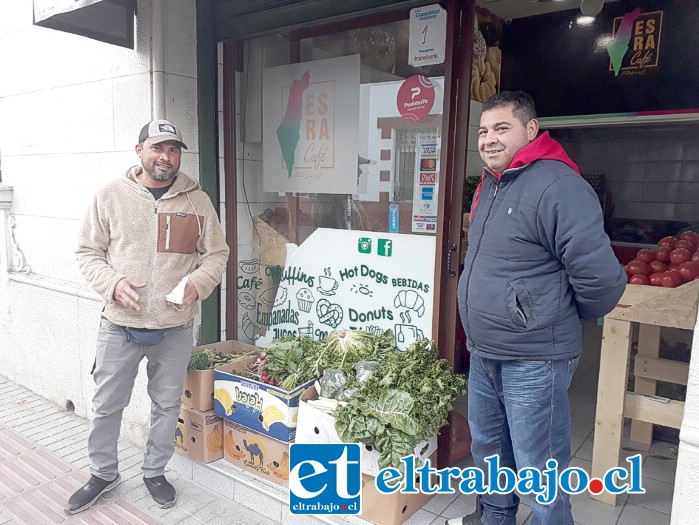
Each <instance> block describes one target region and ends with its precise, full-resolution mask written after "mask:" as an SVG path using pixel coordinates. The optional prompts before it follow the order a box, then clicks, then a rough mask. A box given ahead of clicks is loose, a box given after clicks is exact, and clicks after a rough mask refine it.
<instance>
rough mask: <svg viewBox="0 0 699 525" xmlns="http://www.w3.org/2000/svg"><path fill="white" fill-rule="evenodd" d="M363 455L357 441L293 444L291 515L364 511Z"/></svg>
mask: <svg viewBox="0 0 699 525" xmlns="http://www.w3.org/2000/svg"><path fill="white" fill-rule="evenodd" d="M360 454H361V448H360V446H359V444H357V443H341V444H327V443H317V444H301V443H292V444H291V446H290V450H289V509H290V511H291V514H359V513H360V512H361V510H362V497H361V495H362V473H361V470H360V464H361V456H360Z"/></svg>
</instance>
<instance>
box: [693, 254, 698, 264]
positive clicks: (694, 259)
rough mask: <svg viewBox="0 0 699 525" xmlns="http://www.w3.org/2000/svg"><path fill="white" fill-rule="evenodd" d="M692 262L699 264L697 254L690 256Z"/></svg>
mask: <svg viewBox="0 0 699 525" xmlns="http://www.w3.org/2000/svg"><path fill="white" fill-rule="evenodd" d="M692 262H699V252H696V253H695V254H694V255H692Z"/></svg>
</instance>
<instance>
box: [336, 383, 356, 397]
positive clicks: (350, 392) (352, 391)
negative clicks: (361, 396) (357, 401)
mask: <svg viewBox="0 0 699 525" xmlns="http://www.w3.org/2000/svg"><path fill="white" fill-rule="evenodd" d="M357 392H359V387H356V386H353V387H352V388H346V389H344V390H343V391H342V392H340V393H339V394H338V396H337V400H338V401H349V400H350V399H352V397H353V396H354V394H356V393H357Z"/></svg>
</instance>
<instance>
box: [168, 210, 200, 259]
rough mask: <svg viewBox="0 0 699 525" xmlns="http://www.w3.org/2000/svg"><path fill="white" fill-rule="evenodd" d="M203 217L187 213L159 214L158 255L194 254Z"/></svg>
mask: <svg viewBox="0 0 699 525" xmlns="http://www.w3.org/2000/svg"><path fill="white" fill-rule="evenodd" d="M202 222H203V218H202V217H197V216H196V215H193V214H186V213H182V212H179V213H159V214H158V253H194V252H195V251H196V250H197V241H198V240H199V224H200V223H202Z"/></svg>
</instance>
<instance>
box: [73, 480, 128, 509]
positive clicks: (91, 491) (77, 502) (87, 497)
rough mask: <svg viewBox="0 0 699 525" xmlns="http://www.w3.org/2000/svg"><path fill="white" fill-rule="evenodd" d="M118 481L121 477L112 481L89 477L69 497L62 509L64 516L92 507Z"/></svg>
mask: <svg viewBox="0 0 699 525" xmlns="http://www.w3.org/2000/svg"><path fill="white" fill-rule="evenodd" d="M120 481H121V477H120V476H119V475H117V477H116V478H114V479H113V480H112V481H107V480H106V479H101V478H98V477H97V476H90V479H89V480H88V482H87V483H85V484H84V485H83V486H82V487H81V488H80V489H78V491H77V492H75V494H73V495H72V496H71V497H70V499H69V500H68V503H66V506H65V507H63V511H64V512H65V513H66V514H77V513H78V512H82V511H83V510H85V509H88V508H90V507H92V505H93V504H94V503H95V501H97V498H99V497H100V496H101V495H102V494H104V493H105V492H107V491H108V490H112V489H113V488H114V487H116V486H117V485H118V484H119V482H120Z"/></svg>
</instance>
